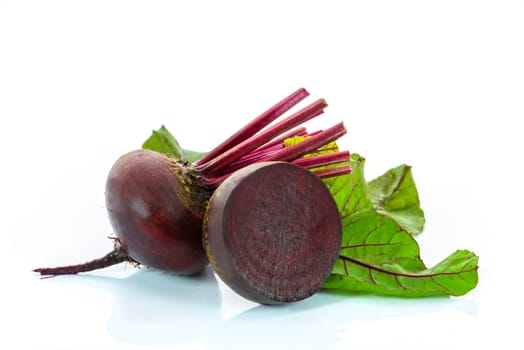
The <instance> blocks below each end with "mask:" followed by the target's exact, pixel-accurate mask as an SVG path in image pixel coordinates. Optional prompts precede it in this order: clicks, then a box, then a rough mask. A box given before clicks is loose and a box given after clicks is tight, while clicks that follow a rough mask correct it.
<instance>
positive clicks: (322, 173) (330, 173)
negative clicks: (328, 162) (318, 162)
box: [313, 165, 351, 179]
mask: <svg viewBox="0 0 524 350" xmlns="http://www.w3.org/2000/svg"><path fill="white" fill-rule="evenodd" d="M313 174H315V175H317V176H318V177H320V178H322V179H327V178H330V177H335V176H340V175H345V174H351V167H350V166H349V165H342V166H339V167H336V168H329V169H322V170H317V171H313Z"/></svg>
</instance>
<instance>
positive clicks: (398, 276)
mask: <svg viewBox="0 0 524 350" xmlns="http://www.w3.org/2000/svg"><path fill="white" fill-rule="evenodd" d="M396 260H397V261H390V262H386V261H383V262H382V263H380V264H379V263H376V264H372V263H369V262H368V261H366V260H365V259H364V258H359V257H354V256H350V255H341V258H340V259H339V260H337V264H336V266H335V268H334V270H333V273H332V274H331V275H330V276H329V278H328V280H327V281H326V283H325V284H324V287H325V288H328V289H329V288H331V289H338V290H348V291H361V292H368V293H375V294H383V295H392V296H401V297H427V296H437V295H454V296H459V295H464V294H466V293H468V292H469V291H470V290H472V289H473V288H475V287H476V285H477V283H478V273H477V269H478V267H477V263H478V256H476V255H475V254H474V253H472V252H470V251H467V250H457V251H455V252H454V253H453V254H451V255H450V256H448V257H447V258H446V259H444V260H442V261H441V262H440V263H438V264H437V265H435V266H434V267H432V268H429V269H423V270H419V269H411V268H409V267H407V266H406V265H409V264H410V263H411V259H408V264H406V263H405V261H403V259H396Z"/></svg>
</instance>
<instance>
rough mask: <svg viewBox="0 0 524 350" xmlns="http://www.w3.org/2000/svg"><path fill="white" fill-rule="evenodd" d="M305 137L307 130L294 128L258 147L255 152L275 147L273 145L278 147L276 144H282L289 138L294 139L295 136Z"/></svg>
mask: <svg viewBox="0 0 524 350" xmlns="http://www.w3.org/2000/svg"><path fill="white" fill-rule="evenodd" d="M306 135H307V130H306V128H305V127H303V126H301V127H300V128H296V129H293V130H291V131H289V132H286V133H284V134H282V135H281V136H279V137H277V138H275V139H273V140H271V141H269V142H268V143H266V144H264V145H262V146H260V147H259V148H257V151H258V150H261V149H266V148H268V147H272V146H275V145H278V144H281V143H283V142H284V141H285V140H287V139H289V138H292V137H295V136H306Z"/></svg>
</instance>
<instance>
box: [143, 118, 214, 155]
mask: <svg viewBox="0 0 524 350" xmlns="http://www.w3.org/2000/svg"><path fill="white" fill-rule="evenodd" d="M142 148H143V149H149V150H151V151H156V152H159V153H164V154H167V155H169V156H171V157H173V158H175V159H176V160H187V161H188V162H191V163H194V162H196V161H197V160H199V159H200V158H202V157H203V156H204V155H205V154H206V153H204V152H197V151H191V150H187V149H183V148H182V147H180V144H179V143H178V141H177V140H176V139H175V137H174V136H173V135H172V134H171V133H170V132H169V130H167V128H166V127H165V126H164V125H162V126H161V127H160V129H158V130H153V132H152V133H151V136H149V138H148V139H147V140H146V141H145V142H144V143H143V144H142Z"/></svg>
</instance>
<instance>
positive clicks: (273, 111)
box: [196, 88, 309, 165]
mask: <svg viewBox="0 0 524 350" xmlns="http://www.w3.org/2000/svg"><path fill="white" fill-rule="evenodd" d="M308 95H309V92H307V91H306V89H304V88H300V89H298V90H297V91H295V92H294V93H292V94H291V95H289V96H287V97H286V98H284V99H283V100H282V101H280V102H278V103H277V104H276V105H274V106H273V107H271V108H270V109H268V110H267V111H265V112H264V113H262V114H261V115H260V116H258V117H257V118H255V119H253V120H252V121H251V122H250V123H249V124H247V125H246V126H244V127H243V128H242V129H240V130H238V131H237V132H236V133H235V134H233V135H232V136H231V137H229V138H228V139H227V140H225V141H224V142H222V143H221V144H220V145H218V146H217V147H215V148H214V149H213V150H212V151H211V152H209V153H208V154H207V155H206V156H204V157H203V158H202V159H200V160H199V161H198V162H197V163H196V164H197V165H203V164H205V163H207V162H209V161H210V160H212V159H214V158H215V157H217V156H218V155H220V154H222V153H224V152H226V151H227V150H229V149H231V148H232V147H234V146H236V145H238V144H239V143H241V142H243V141H245V140H247V139H248V138H250V137H251V136H253V135H255V134H256V133H257V132H259V131H260V130H262V129H263V128H264V127H266V126H267V125H269V124H270V123H271V122H272V121H273V120H275V119H277V118H278V117H280V116H281V115H282V114H284V113H285V112H287V111H288V110H289V109H291V108H292V107H293V106H295V105H296V104H297V103H299V102H300V101H302V100H303V99H304V98H306V97H307V96H308Z"/></svg>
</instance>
